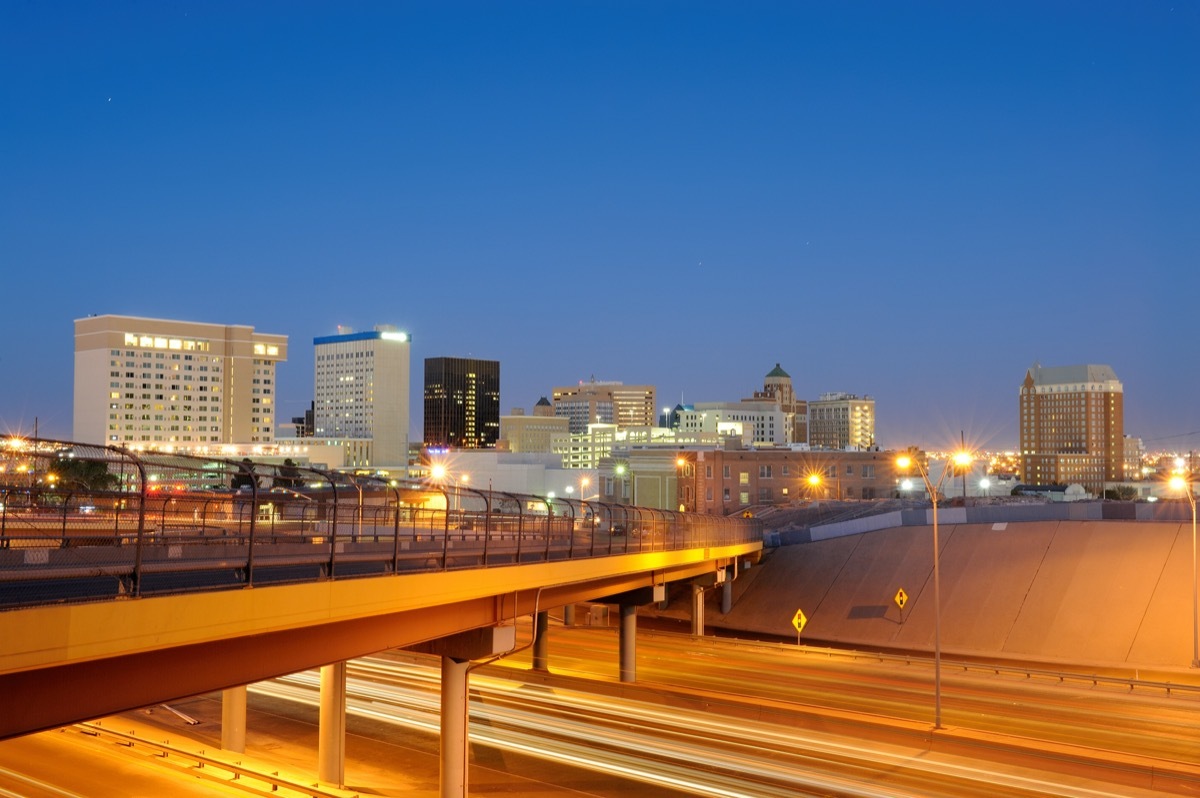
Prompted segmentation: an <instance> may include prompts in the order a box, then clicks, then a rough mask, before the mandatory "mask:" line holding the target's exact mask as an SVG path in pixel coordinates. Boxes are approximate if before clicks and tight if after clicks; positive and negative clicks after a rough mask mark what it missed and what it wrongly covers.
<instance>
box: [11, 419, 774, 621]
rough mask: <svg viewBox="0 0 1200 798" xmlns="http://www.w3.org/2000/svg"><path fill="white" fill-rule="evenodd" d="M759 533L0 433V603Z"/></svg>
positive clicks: (577, 503)
mask: <svg viewBox="0 0 1200 798" xmlns="http://www.w3.org/2000/svg"><path fill="white" fill-rule="evenodd" d="M761 539H762V531H761V527H760V525H759V523H758V522H757V521H754V520H750V519H742V518H725V517H721V516H709V515H697V514H689V513H678V512H671V511H666V510H656V509H650V508H645V507H634V506H629V505H619V504H609V503H605V502H593V501H586V500H578V499H551V498H546V497H540V496H531V495H523V494H515V493H506V492H501V491H487V490H477V489H474V488H467V487H465V486H449V485H446V486H443V485H437V484H433V483H417V482H405V481H386V480H382V479H379V478H375V477H367V476H358V475H349V474H343V473H339V472H332V471H324V470H318V469H315V468H310V467H305V466H301V465H297V464H295V463H293V462H292V461H290V460H284V461H282V462H266V461H265V460H257V461H256V460H251V459H250V458H245V459H242V460H233V459H223V458H220V457H197V456H193V455H177V454H164V453H158V452H155V453H149V452H133V451H129V450H126V449H118V448H107V447H99V446H90V445H82V444H74V443H68V442H62V441H45V440H41V441H29V440H22V441H9V442H7V443H6V444H0V609H2V608H10V607H18V606H30V605H36V604H44V603H52V602H67V601H90V600H102V599H108V598H114V597H117V596H147V595H157V594H166V593H180V592H188V591H196V590H217V589H232V588H239V587H246V586H250V585H260V586H261V585H268V584H282V583H288V582H302V581H315V580H321V579H335V578H348V577H355V576H370V575H384V574H400V573H405V572H413V571H428V570H443V569H452V568H482V567H489V566H496V565H512V564H517V563H529V562H544V561H549V560H556V559H569V558H578V557H597V556H609V555H616V554H630V553H637V552H647V551H663V550H670V549H683V548H701V547H709V546H721V545H732V544H739V543H749V542H756V541H760V540H761Z"/></svg>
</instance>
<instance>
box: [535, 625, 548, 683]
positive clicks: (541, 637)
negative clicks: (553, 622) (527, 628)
mask: <svg viewBox="0 0 1200 798" xmlns="http://www.w3.org/2000/svg"><path fill="white" fill-rule="evenodd" d="M549 628H550V613H548V612H545V611H543V612H539V613H538V614H537V615H535V616H534V619H533V669H534V670H535V671H548V670H550V667H549V661H550V656H549V651H550V636H549V635H548V634H547V633H546V632H547V631H548V630H549Z"/></svg>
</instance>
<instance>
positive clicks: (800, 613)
mask: <svg viewBox="0 0 1200 798" xmlns="http://www.w3.org/2000/svg"><path fill="white" fill-rule="evenodd" d="M806 623H808V618H805V617H804V610H796V617H795V618H792V626H794V627H796V634H800V633H801V632H803V631H804V624H806Z"/></svg>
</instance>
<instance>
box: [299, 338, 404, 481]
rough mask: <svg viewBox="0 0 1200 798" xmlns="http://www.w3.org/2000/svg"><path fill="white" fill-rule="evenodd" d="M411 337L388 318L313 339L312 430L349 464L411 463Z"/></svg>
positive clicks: (385, 464)
mask: <svg viewBox="0 0 1200 798" xmlns="http://www.w3.org/2000/svg"><path fill="white" fill-rule="evenodd" d="M411 340H412V339H411V338H410V336H409V335H408V333H405V332H401V331H399V330H397V329H396V328H395V327H392V326H390V325H385V324H384V325H378V326H376V327H375V329H374V330H373V331H371V332H353V331H350V330H345V329H344V328H343V329H341V330H340V331H339V334H338V335H327V336H322V337H319V338H314V339H313V358H314V362H313V366H314V368H313V434H314V436H315V437H317V438H324V439H326V440H330V441H337V442H339V443H341V444H342V446H343V448H344V449H345V451H346V464H347V465H354V466H377V467H382V466H389V467H393V468H395V467H403V466H405V465H407V463H408V423H409V349H410V346H411Z"/></svg>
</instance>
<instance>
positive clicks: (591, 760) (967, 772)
mask: <svg viewBox="0 0 1200 798" xmlns="http://www.w3.org/2000/svg"><path fill="white" fill-rule="evenodd" d="M350 667H351V671H352V673H354V674H355V675H354V676H353V677H352V678H350V679H348V680H347V692H348V699H347V711H349V712H353V713H356V714H360V715H364V716H370V717H374V718H377V719H379V720H383V721H386V722H389V723H396V724H400V725H404V726H406V727H409V728H416V729H419V730H422V731H425V732H428V733H430V734H434V735H436V734H437V733H438V712H439V700H440V699H439V696H438V694H437V690H438V684H439V677H438V672H437V669H436V667H435V666H433V665H429V666H424V665H420V664H416V663H400V662H395V661H392V660H385V659H380V658H367V659H363V660H356V661H354V662H352V663H351V666H350ZM318 688H319V679H318V677H317V676H316V675H315V674H313V673H311V672H309V673H303V674H295V675H293V676H290V677H284V678H283V679H280V680H276V681H275V682H271V683H263V684H261V685H256V686H253V687H251V689H252V690H254V691H256V692H260V693H263V694H267V695H274V696H276V697H280V698H287V699H289V700H294V701H301V702H304V703H306V704H309V705H316V704H317V703H318V700H317V698H316V695H317V690H318ZM471 693H472V702H471V717H472V721H473V722H472V726H471V739H472V741H473V742H475V743H478V744H483V745H488V746H492V747H495V748H498V749H500V750H506V751H513V752H518V753H522V754H527V755H530V756H536V757H541V758H545V759H549V760H552V761H556V762H566V763H569V764H573V765H576V766H578V767H581V768H585V769H589V770H595V771H599V772H604V773H608V774H619V775H622V776H624V777H626V778H630V779H634V780H638V781H644V782H647V783H653V784H658V785H666V786H671V787H673V788H675V789H679V790H684V791H688V792H691V793H694V794H696V795H704V796H713V797H714V798H743V797H745V798H759V797H762V798H774V796H780V797H781V798H782V796H794V795H797V794H798V791H802V792H805V793H810V794H814V795H828V794H829V793H830V792H833V793H834V794H837V795H845V796H855V797H856V798H857V797H858V796H861V797H862V798H875V797H876V796H914V798H915V797H916V796H924V797H925V798H928V797H929V796H934V795H946V796H963V795H981V796H998V795H1045V794H1047V793H1051V794H1055V795H1071V796H1077V797H1078V798H1130V796H1133V795H1137V794H1139V793H1137V791H1131V790H1130V789H1128V788H1125V787H1122V788H1121V789H1120V791H1111V790H1108V789H1105V788H1102V787H1093V786H1087V785H1084V784H1074V785H1067V784H1064V783H1063V781H1062V780H1061V779H1060V780H1058V781H1056V780H1054V779H1055V776H1053V775H1047V774H1045V773H1042V772H1040V771H1036V770H1032V769H1028V768H1022V769H1016V770H1014V769H1013V768H1012V766H1011V764H1009V765H1006V766H1003V769H994V768H991V767H987V766H984V765H980V764H978V763H975V762H972V761H970V760H967V759H965V758H962V757H953V756H941V755H938V754H935V753H931V752H929V751H926V750H924V749H915V748H907V747H902V746H895V745H876V744H863V743H860V742H858V741H855V740H851V739H849V738H844V737H834V736H831V735H828V734H813V733H809V732H806V731H804V730H799V729H795V728H791V727H785V726H779V725H774V724H769V723H763V722H754V721H749V720H738V721H736V722H734V723H731V722H728V721H724V720H721V719H719V718H715V717H714V716H713V715H712V714H710V713H705V712H699V711H692V710H687V709H684V708H678V707H671V708H669V709H663V708H662V707H660V706H655V705H651V704H645V703H641V702H637V701H633V700H629V699H620V698H615V697H611V696H596V695H591V694H588V693H584V692H579V691H573V690H561V689H557V690H553V691H551V690H547V689H544V688H530V687H528V686H525V685H520V684H514V683H513V682H511V681H508V680H505V679H499V678H495V677H489V676H486V675H483V674H480V673H476V674H475V675H473V677H472V680H471ZM881 773H888V774H890V776H891V778H890V779H889V781H890V783H889V784H888V785H887V786H885V787H881V786H880V785H879V781H880V774H881ZM901 774H902V775H903V780H904V781H905V783H906V785H907V786H902V785H901V784H900V783H899V782H900V780H901V779H900V775H901ZM749 781H752V782H753V784H750V783H748V782H749ZM1145 794H1147V795H1148V794H1149V793H1145Z"/></svg>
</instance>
